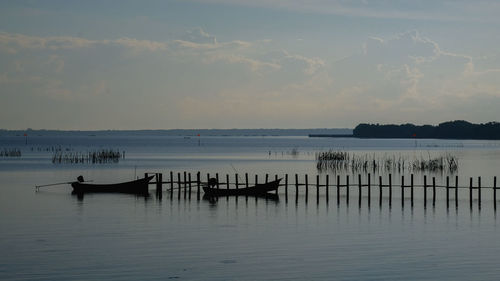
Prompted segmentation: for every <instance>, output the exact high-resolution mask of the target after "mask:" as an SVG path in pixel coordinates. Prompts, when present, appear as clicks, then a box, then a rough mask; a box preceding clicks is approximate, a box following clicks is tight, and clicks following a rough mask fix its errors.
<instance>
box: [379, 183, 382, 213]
mask: <svg viewBox="0 0 500 281" xmlns="http://www.w3.org/2000/svg"><path fill="white" fill-rule="evenodd" d="M378 204H379V206H380V207H382V176H378Z"/></svg>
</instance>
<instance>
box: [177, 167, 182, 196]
mask: <svg viewBox="0 0 500 281" xmlns="http://www.w3.org/2000/svg"><path fill="white" fill-rule="evenodd" d="M177 189H178V192H177V199H179V200H181V173H177Z"/></svg>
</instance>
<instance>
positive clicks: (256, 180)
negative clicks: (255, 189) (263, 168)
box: [255, 175, 259, 185]
mask: <svg viewBox="0 0 500 281" xmlns="http://www.w3.org/2000/svg"><path fill="white" fill-rule="evenodd" d="M257 184H259V176H258V175H255V185H257Z"/></svg>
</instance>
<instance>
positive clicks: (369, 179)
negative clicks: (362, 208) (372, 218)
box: [368, 173, 372, 207]
mask: <svg viewBox="0 0 500 281" xmlns="http://www.w3.org/2000/svg"><path fill="white" fill-rule="evenodd" d="M371 190H372V188H371V174H370V173H368V207H370V201H371V197H372V191H371Z"/></svg>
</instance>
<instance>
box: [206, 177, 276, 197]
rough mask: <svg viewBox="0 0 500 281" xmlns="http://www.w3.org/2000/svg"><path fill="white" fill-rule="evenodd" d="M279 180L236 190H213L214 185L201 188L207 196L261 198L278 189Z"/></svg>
mask: <svg viewBox="0 0 500 281" xmlns="http://www.w3.org/2000/svg"><path fill="white" fill-rule="evenodd" d="M280 181H281V179H278V180H275V181H271V182H268V183H261V184H256V185H254V186H250V187H245V188H238V189H235V188H233V189H227V188H215V187H213V186H214V184H213V183H211V184H209V185H204V186H203V191H204V192H205V194H206V195H209V196H231V195H250V196H262V195H266V194H268V192H270V191H273V190H276V189H278V187H279V185H280ZM211 186H212V187H211Z"/></svg>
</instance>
